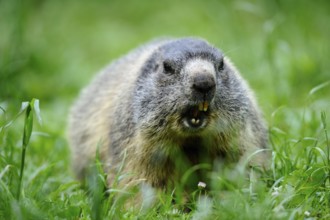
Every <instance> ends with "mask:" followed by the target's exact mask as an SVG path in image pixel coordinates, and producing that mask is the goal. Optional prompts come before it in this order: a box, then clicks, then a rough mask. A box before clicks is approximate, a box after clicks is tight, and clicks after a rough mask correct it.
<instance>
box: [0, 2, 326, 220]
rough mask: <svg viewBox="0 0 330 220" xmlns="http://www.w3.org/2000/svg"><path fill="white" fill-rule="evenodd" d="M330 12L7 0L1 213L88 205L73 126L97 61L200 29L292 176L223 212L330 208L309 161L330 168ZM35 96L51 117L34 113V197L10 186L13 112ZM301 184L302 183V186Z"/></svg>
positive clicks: (2, 31)
mask: <svg viewBox="0 0 330 220" xmlns="http://www.w3.org/2000/svg"><path fill="white" fill-rule="evenodd" d="M329 21H330V1H328V0H317V1H310V0H300V1H294V0H247V1H243V0H224V1H217V0H209V1H207V0H204V1H202V0H191V1H187V0H183V1H175V0H168V1H151V0H150V1H146V0H140V1H138V0H135V1H120V0H109V1H106V0H95V1H90V0H71V1H70V0H67V1H65V0H48V1H46V0H0V183H1V184H0V186H1V187H2V188H0V191H1V190H2V189H8V190H7V191H1V192H6V193H0V204H1V205H0V218H1V216H5V217H6V218H8V219H11V218H10V216H15V217H16V216H20V215H21V216H27V217H25V218H27V219H47V217H44V218H43V216H48V218H52V217H53V216H62V218H63V219H70V216H72V218H77V216H84V213H85V214H86V213H87V214H86V215H87V216H88V215H89V214H88V213H90V212H89V210H90V207H91V205H90V203H89V202H88V201H89V197H88V196H86V195H85V193H84V192H82V191H81V190H80V186H79V185H77V183H75V182H74V180H75V178H74V175H73V174H72V173H71V172H70V169H69V168H70V166H69V163H70V159H69V158H70V152H69V147H68V144H67V141H66V137H65V136H66V135H65V131H66V129H65V127H66V124H67V118H68V116H67V115H68V111H69V108H70V106H71V105H72V102H73V101H74V99H75V98H76V97H77V95H78V93H79V91H80V89H81V88H83V87H84V86H85V85H86V84H87V83H88V82H89V81H90V80H91V79H92V78H93V76H94V75H95V74H96V72H98V71H99V70H100V69H102V68H103V67H104V66H105V65H107V64H108V63H109V62H111V60H114V59H116V58H118V57H120V56H122V55H124V54H126V53H127V52H128V51H129V50H131V49H133V48H135V47H137V46H138V45H140V44H142V43H145V42H146V41H148V40H150V39H153V38H157V37H162V36H172V37H183V36H198V37H202V38H205V39H207V40H208V41H209V42H211V43H212V44H214V45H215V46H217V47H219V48H221V49H222V50H223V51H224V53H225V54H226V55H227V56H229V57H230V58H231V59H232V61H233V62H234V63H235V64H236V66H237V67H238V69H239V70H240V71H241V73H242V75H243V77H244V78H245V79H247V81H248V82H249V83H250V85H251V87H252V88H253V89H254V90H255V93H256V95H257V98H258V100H259V103H260V105H261V107H262V109H263V110H264V115H265V118H266V120H267V121H268V124H269V131H270V137H271V138H270V139H271V144H270V145H271V147H272V149H273V150H274V151H273V158H272V162H273V164H274V167H273V168H274V169H273V172H274V173H273V179H274V181H276V182H277V183H280V181H281V180H284V181H283V184H282V183H281V184H280V185H281V186H279V187H278V188H279V189H280V187H282V186H283V196H282V197H278V198H277V199H276V198H275V200H271V202H270V200H269V199H272V198H269V195H268V194H270V193H268V190H269V191H270V192H271V191H272V189H267V190H266V191H267V192H263V194H262V193H261V195H259V196H261V197H262V195H263V196H264V197H265V199H261V200H258V201H257V202H256V203H254V202H251V200H250V198H249V197H248V198H245V200H244V199H242V195H239V196H237V194H233V195H234V196H233V198H234V200H233V199H231V200H228V201H227V200H219V202H223V203H224V204H225V205H223V204H222V205H221V206H220V207H221V208H220V209H219V212H218V214H219V213H221V215H220V216H222V213H225V214H224V216H226V213H229V214H228V216H230V217H228V219H235V218H234V217H233V216H237V217H242V216H243V218H246V219H260V218H266V219H267V217H264V216H265V215H264V212H266V213H268V216H273V215H274V216H279V215H281V216H283V219H288V218H289V216H290V218H294V216H295V214H294V213H297V212H300V216H305V215H304V211H305V210H309V211H311V212H312V216H315V218H318V217H317V216H323V217H324V219H326V218H327V217H328V216H329V214H328V213H329V212H328V210H329V209H328V204H329V201H328V202H324V201H321V195H324V198H329V196H328V195H329V192H327V194H326V193H325V194H321V193H324V192H325V191H326V190H327V189H328V188H324V186H325V185H326V184H325V182H324V184H323V181H319V183H317V184H318V185H317V187H319V188H317V187H315V185H313V184H314V182H315V178H314V182H313V181H312V182H311V183H310V182H309V181H310V180H311V179H313V178H310V173H311V172H312V175H314V174H315V173H318V174H319V176H321V177H323V175H324V176H325V178H328V176H329V173H328V172H329V171H328V170H326V169H324V172H323V162H324V161H328V162H327V165H328V164H329V163H330V162H329V161H330V160H327V159H324V158H325V157H326V156H324V157H320V156H316V153H313V152H314V151H315V149H314V148H317V149H318V151H317V152H322V149H323V150H324V152H325V151H326V149H329V142H328V139H327V138H326V137H325V134H326V132H325V131H326V129H325V128H324V127H323V125H325V124H326V122H327V123H328V126H329V124H330V62H329V57H330V24H329ZM32 98H37V99H39V100H40V108H41V115H42V118H43V125H42V126H39V125H38V124H37V123H35V124H34V129H33V133H32V137H31V141H30V143H29V147H28V150H27V153H26V163H25V164H26V165H25V173H24V178H23V180H24V181H23V189H24V190H23V191H24V196H23V198H24V199H25V200H22V201H23V202H21V203H19V204H18V203H17V202H16V200H15V199H13V197H12V195H14V194H16V185H17V184H16V182H17V179H18V178H17V177H18V173H19V167H20V164H21V152H22V149H21V148H22V146H21V140H22V132H23V125H24V121H23V120H24V117H19V118H17V120H15V121H14V122H13V123H11V122H12V120H13V119H16V117H15V115H16V114H17V113H18V112H19V109H20V106H21V102H22V101H29V100H31V99H32ZM321 112H324V113H325V114H324V115H326V116H327V119H326V118H325V117H324V120H323V122H321ZM35 122H36V120H35ZM328 152H329V151H328ZM323 154H324V155H325V153H323ZM313 155H314V156H313ZM321 156H322V155H321ZM313 158H314V159H313ZM315 161H316V162H315ZM311 163H313V164H312V165H311V167H312V168H313V169H309V172H306V169H305V166H307V167H309V166H310V164H311ZM324 163H325V162H324ZM327 165H325V167H327ZM319 167H321V168H322V169H321V168H319ZM320 170H321V171H322V172H321V173H319V172H318V171H320ZM314 171H315V172H314ZM321 174H322V175H321ZM314 177H315V175H314ZM316 180H317V178H316ZM328 181H329V180H328ZM234 185H235V184H234ZM328 185H329V183H328ZM291 186H298V187H297V188H296V191H294V193H293V192H292V190H291V191H290V189H291ZM286 188H287V189H288V191H286ZM233 189H234V188H233ZM261 190H263V188H261ZM317 190H318V191H317ZM234 191H236V190H234ZM234 191H233V192H234ZM307 191H308V192H307ZM293 195H297V196H296V197H295V196H293ZM291 198H292V199H291ZM310 198H312V199H310ZM307 200H308V201H309V202H306V201H307ZM285 201H289V202H288V205H284V206H285V207H284V208H283V203H284V202H285ZM314 201H315V203H314ZM298 202H299V204H300V203H301V204H305V205H304V206H302V207H300V206H299V205H297V206H296V204H298ZM169 204H171V200H169ZM237 204H243V205H244V204H245V205H246V204H248V206H246V207H245V208H243V206H237ZM292 204H293V205H292ZM222 207H224V208H226V207H227V209H223V208H222ZM240 207H241V208H240ZM292 207H296V208H297V209H292ZM119 208H120V206H119ZM1 209H2V210H1ZM238 209H239V210H241V211H242V212H237V210H238ZM284 209H285V210H284ZM113 210H117V209H116V208H115V209H113ZM224 210H225V211H224ZM297 210H298V211H297ZM319 210H323V211H321V212H322V213H323V214H322V213H321V214H320V213H319V212H320V211H319ZM94 211H95V210H94ZM158 211H159V210H157V213H158ZM81 212H83V214H81ZM282 212H284V214H283V213H282ZM95 213H98V210H96V211H95ZM247 213H250V214H249V215H246V214H247ZM290 213H292V214H290ZM92 214H93V212H92ZM259 214H260V215H259ZM73 216H74V217H73ZM260 216H261V217H260ZM183 217H184V216H183ZM305 218H309V219H311V218H312V217H308V216H307V217H306V216H305ZM15 219H19V218H15ZM22 219H23V218H22ZM125 219H128V218H125ZM134 219H136V218H134ZM224 219H225V218H224ZM268 219H278V218H275V217H268ZM280 219H281V218H280Z"/></svg>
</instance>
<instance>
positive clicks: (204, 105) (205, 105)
mask: <svg viewBox="0 0 330 220" xmlns="http://www.w3.org/2000/svg"><path fill="white" fill-rule="evenodd" d="M208 108H209V103H208V102H207V101H205V102H204V103H203V111H204V112H206V111H207V109H208Z"/></svg>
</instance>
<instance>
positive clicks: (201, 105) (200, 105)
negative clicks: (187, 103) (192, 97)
mask: <svg viewBox="0 0 330 220" xmlns="http://www.w3.org/2000/svg"><path fill="white" fill-rule="evenodd" d="M203 109H204V103H203V102H201V103H199V104H198V110H199V111H203Z"/></svg>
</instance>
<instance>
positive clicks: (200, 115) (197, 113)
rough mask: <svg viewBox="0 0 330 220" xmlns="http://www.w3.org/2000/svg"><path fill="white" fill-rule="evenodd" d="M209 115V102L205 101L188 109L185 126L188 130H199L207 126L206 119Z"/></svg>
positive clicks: (185, 115) (185, 114)
mask: <svg viewBox="0 0 330 220" xmlns="http://www.w3.org/2000/svg"><path fill="white" fill-rule="evenodd" d="M208 113H209V102H207V101H204V102H201V103H199V104H198V105H195V106H190V107H188V108H187V110H186V111H185V113H184V114H183V125H184V126H185V127H186V128H190V129H198V128H203V127H205V125H206V118H207V115H208Z"/></svg>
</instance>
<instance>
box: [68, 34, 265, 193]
mask: <svg viewBox="0 0 330 220" xmlns="http://www.w3.org/2000/svg"><path fill="white" fill-rule="evenodd" d="M70 119H71V120H70V128H69V135H70V142H71V143H70V144H71V147H72V154H73V163H74V170H75V171H76V172H77V174H78V176H80V177H83V176H84V174H85V169H86V167H88V164H89V162H90V161H91V159H93V158H94V157H95V152H96V149H97V147H98V146H99V147H100V148H99V149H100V156H101V159H102V161H103V163H104V168H105V170H106V171H107V172H108V174H109V177H108V178H109V180H108V181H109V185H111V183H112V181H113V178H114V176H115V174H116V172H117V171H118V169H119V167H122V171H121V172H123V173H129V174H130V175H128V176H127V177H126V179H125V178H124V179H125V180H123V182H125V184H128V185H130V184H132V185H134V184H136V183H138V182H141V181H142V182H144V183H147V184H148V185H150V186H152V187H156V188H165V187H168V186H169V185H171V184H173V183H175V182H178V181H180V178H181V176H182V175H183V174H184V173H185V172H186V171H187V170H188V169H189V168H191V167H192V166H194V165H196V164H199V163H209V164H214V161H215V160H217V161H229V162H233V163H235V162H237V163H240V161H242V160H245V159H246V158H248V157H249V155H251V154H253V153H254V152H256V151H258V150H259V149H264V148H266V145H267V136H268V135H267V131H266V128H265V124H264V121H263V119H262V116H261V112H260V110H259V108H258V106H257V104H256V101H255V98H254V95H253V93H252V91H251V89H250V88H249V87H248V85H247V83H246V82H245V81H244V79H242V78H241V76H240V74H239V72H238V71H237V70H236V68H235V67H234V66H233V65H232V64H231V62H230V60H229V59H228V58H227V57H225V56H224V54H223V53H222V52H221V51H220V50H218V49H217V48H215V47H213V46H211V45H210V44H209V43H207V42H206V41H204V40H201V39H195V38H183V39H170V40H158V41H153V42H151V43H149V44H146V45H144V46H142V47H140V48H138V49H136V50H134V51H132V52H131V53H129V54H128V55H126V56H124V57H122V58H120V59H118V60H117V61H115V62H113V63H112V64H111V65H110V66H108V67H107V68H105V69H104V70H103V71H102V72H101V73H100V74H98V75H97V77H96V78H95V79H94V81H92V83H91V84H90V85H89V86H87V87H86V88H85V89H84V90H83V91H82V93H81V95H80V98H79V99H78V100H77V102H76V103H75V105H74V107H73V109H72V112H71V118H70ZM267 160H268V158H267V157H266V154H265V153H263V152H260V153H257V154H255V155H253V156H252V157H251V160H250V161H249V163H250V165H257V166H258V165H261V166H262V165H263V163H265V162H266V161H267ZM199 173H202V172H199ZM198 175H199V174H198ZM199 178H201V179H199ZM196 181H197V182H198V181H204V179H203V177H201V176H198V177H197V178H195V179H193V180H192V182H190V183H189V184H191V185H194V186H196V187H197V182H196Z"/></svg>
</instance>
